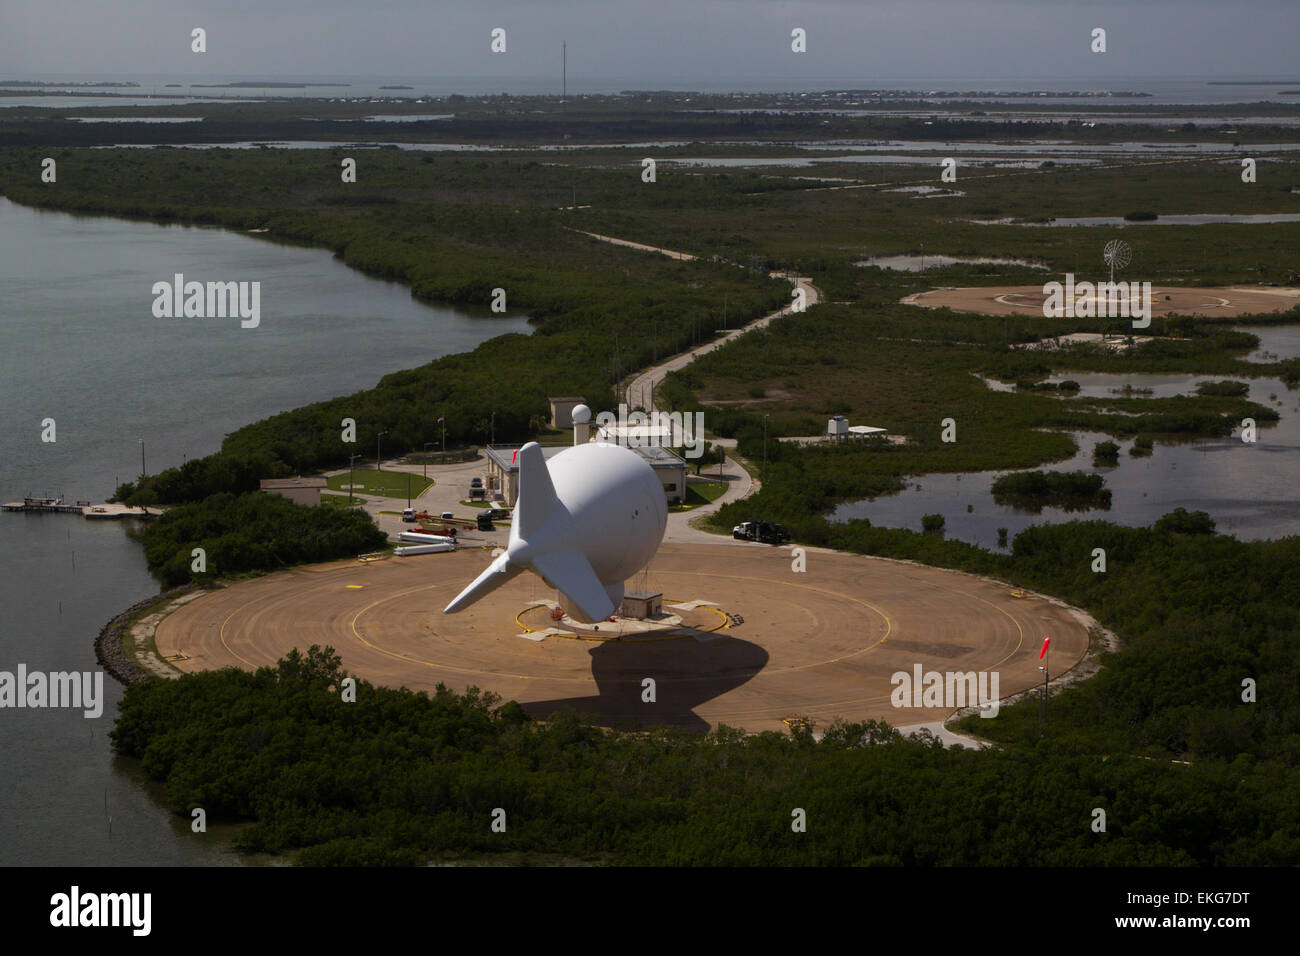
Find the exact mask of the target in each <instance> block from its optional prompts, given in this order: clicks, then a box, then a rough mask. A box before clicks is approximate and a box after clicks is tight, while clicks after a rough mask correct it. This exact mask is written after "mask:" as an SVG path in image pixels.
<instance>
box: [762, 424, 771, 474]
mask: <svg viewBox="0 0 1300 956" xmlns="http://www.w3.org/2000/svg"><path fill="white" fill-rule="evenodd" d="M769 414H770V413H764V415H763V467H764V468H766V467H767V419H768V415H769Z"/></svg>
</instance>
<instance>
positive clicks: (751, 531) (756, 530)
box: [731, 521, 790, 544]
mask: <svg viewBox="0 0 1300 956" xmlns="http://www.w3.org/2000/svg"><path fill="white" fill-rule="evenodd" d="M731 536H732V537H733V538H736V539H737V540H739V541H761V542H762V543H763V544H781V543H782V542H785V541H789V540H790V532H788V531H786V530H785V528H784V527H782V526H781V525H779V524H774V523H772V522H770V521H745V522H743V523H741V524H738V525H736V526H735V527H734V528H732V529H731Z"/></svg>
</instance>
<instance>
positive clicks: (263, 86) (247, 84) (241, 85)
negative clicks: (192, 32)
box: [190, 80, 352, 90]
mask: <svg viewBox="0 0 1300 956" xmlns="http://www.w3.org/2000/svg"><path fill="white" fill-rule="evenodd" d="M351 85H352V84H351V83H258V82H254V81H252V80H239V81H238V82H235V83H191V84H190V86H191V87H193V88H194V89H196V90H197V89H206V90H234V89H252V90H272V89H274V90H305V89H306V88H307V87H309V86H351Z"/></svg>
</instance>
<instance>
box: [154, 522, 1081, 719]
mask: <svg viewBox="0 0 1300 956" xmlns="http://www.w3.org/2000/svg"><path fill="white" fill-rule="evenodd" d="M490 560H491V557H490V555H489V553H488V552H486V551H480V550H461V551H457V552H454V553H451V554H434V555H421V556H419V557H414V558H392V559H389V560H386V561H377V562H370V563H361V562H357V561H344V562H335V563H332V564H327V565H316V566H313V567H309V568H298V569H294V570H291V571H284V572H280V573H278V574H273V575H269V576H266V577H262V578H257V579H254V580H250V581H245V582H241V583H239V584H236V585H234V586H232V587H229V588H224V589H221V590H217V591H213V592H211V593H209V594H206V595H204V596H203V597H200V598H198V599H197V600H194V601H192V602H190V603H188V604H186V605H184V606H182V607H180V608H179V609H178V610H176V611H175V612H174V613H172V614H171V615H169V616H168V617H167V618H166V619H165V620H164V621H163V622H162V623H161V624H160V625H159V627H158V630H157V634H156V643H157V646H158V651H159V654H160V655H161V656H163V657H173V656H175V655H184V659H183V660H180V661H179V662H178V663H177V665H176V666H178V667H179V668H181V669H182V670H186V671H193V670H202V669H206V668H213V667H224V666H229V665H235V666H239V667H244V668H252V667H260V666H266V665H271V664H274V663H275V661H277V660H278V659H279V658H281V657H282V656H284V654H285V653H287V652H288V650H289V649H290V648H293V647H298V648H302V649H305V648H307V647H309V646H310V645H312V644H320V645H330V646H332V647H334V648H335V650H337V651H338V652H339V653H340V654H341V655H342V657H343V663H344V666H345V667H346V668H347V669H348V670H349V671H350V672H352V673H355V674H356V675H358V676H360V677H362V678H365V679H366V680H369V681H372V682H374V683H377V684H386V685H389V686H403V685H404V686H406V687H410V688H412V689H416V690H432V689H433V688H434V687H436V686H437V685H438V684H439V683H443V684H446V685H447V686H449V687H451V688H453V689H455V690H458V691H459V690H464V689H465V688H466V687H469V686H477V687H479V688H482V689H484V690H490V691H492V692H494V693H496V694H499V695H501V697H502V698H504V699H507V700H509V699H514V700H518V701H519V702H520V703H521V704H524V705H525V707H526V708H527V709H528V710H529V712H530V713H533V714H534V715H536V716H545V715H546V714H548V713H551V712H552V711H554V710H556V709H558V708H561V707H574V708H576V709H578V710H581V711H584V712H588V713H591V714H593V715H595V716H597V717H598V719H600V720H601V721H602V722H606V723H612V724H637V725H641V726H649V725H654V724H662V723H670V724H678V725H682V726H687V727H692V728H696V729H700V730H703V729H707V728H709V727H716V726H717V725H718V724H720V723H725V724H728V725H731V726H739V727H743V728H745V729H747V730H755V731H757V730H768V729H773V730H776V729H783V728H784V727H785V723H784V719H785V718H786V717H787V716H788V715H789V714H791V713H796V714H799V715H800V716H802V717H807V718H811V719H812V720H814V721H815V722H816V724H817V726H820V727H824V726H825V725H826V724H827V723H829V722H830V721H831V720H832V719H833V718H835V717H842V718H844V719H846V720H866V719H872V718H879V719H885V720H888V721H889V722H890V723H893V724H896V725H907V724H914V723H920V722H923V721H930V720H938V719H942V718H943V717H945V716H947V715H948V714H949V713H951V711H952V709H953V708H952V707H950V706H940V707H924V708H922V707H912V706H908V707H902V708H896V707H894V706H893V705H892V703H891V700H890V696H891V691H892V690H893V689H894V683H893V682H892V681H891V678H892V677H893V675H895V674H896V673H900V672H901V673H906V674H908V675H909V677H911V676H912V675H914V674H915V668H916V667H917V666H918V665H919V666H920V669H921V673H922V674H923V675H929V674H934V673H937V674H940V675H946V674H948V673H955V674H965V673H968V672H976V673H978V672H980V671H984V672H987V673H993V672H996V673H997V675H998V688H999V692H1000V694H1001V696H1004V697H1005V696H1008V695H1010V694H1013V693H1016V692H1018V691H1022V690H1026V689H1028V688H1032V687H1034V686H1036V685H1038V684H1041V682H1042V675H1041V673H1040V672H1039V670H1038V664H1039V661H1038V652H1039V649H1040V647H1041V645H1042V641H1043V638H1044V637H1046V636H1051V637H1052V644H1051V648H1052V653H1051V670H1052V673H1053V674H1059V673H1061V672H1064V671H1065V670H1066V669H1067V668H1068V667H1070V666H1072V665H1073V664H1074V663H1075V662H1076V661H1077V660H1078V659H1079V658H1080V657H1081V656H1082V654H1083V653H1084V651H1085V650H1086V648H1087V642H1088V637H1087V631H1086V629H1085V627H1084V626H1083V624H1082V623H1080V621H1079V620H1078V619H1077V618H1076V617H1075V615H1074V613H1073V612H1071V611H1070V610H1069V609H1067V608H1064V607H1061V606H1058V605H1056V604H1053V603H1051V602H1048V601H1046V600H1043V599H1041V598H1035V597H1033V596H1028V597H1025V598H1016V597H1013V596H1012V595H1011V592H1010V589H1009V588H1007V587H1006V586H1005V585H1002V584H998V583H993V582H987V581H983V580H981V579H978V578H975V577H971V576H969V575H964V574H959V573H956V572H952V571H943V570H939V569H935V568H927V567H921V566H917V565H911V564H907V563H904V562H895V561H885V560H880V559H873V558H865V557H861V556H857V555H849V554H840V553H835V552H823V551H817V550H810V551H809V552H808V554H807V556H806V559H805V560H806V567H807V570H806V571H803V572H798V571H794V570H793V569H792V559H791V551H790V549H789V548H788V547H787V548H773V547H770V546H765V545H753V544H740V543H736V544H731V543H729V542H725V543H724V542H722V541H720V543H719V544H717V545H712V544H699V545H678V544H672V545H664V546H662V547H661V548H660V550H659V553H658V555H657V556H656V557H655V560H654V561H653V562H652V564H651V566H650V568H649V571H648V572H647V574H646V575H645V577H644V578H643V579H642V578H637V579H634V581H633V586H635V587H636V588H637V589H638V590H647V589H648V590H652V591H660V592H662V593H663V595H664V611H665V613H666V614H671V615H675V616H678V617H680V619H681V622H682V623H681V626H680V627H678V628H671V629H667V630H665V631H662V632H654V631H648V630H644V629H641V630H633V629H632V628H627V627H625V628H620V625H619V624H618V623H617V622H615V623H609V622H605V623H601V624H600V631H599V632H595V631H592V632H591V633H590V634H588V635H587V636H589V637H592V636H595V634H596V633H599V634H600V635H601V637H600V639H599V640H579V639H574V638H575V637H576V636H577V635H578V633H579V632H576V631H575V632H574V633H573V634H571V635H568V636H561V635H547V634H545V630H546V628H548V627H552V626H554V622H552V621H551V619H550V616H549V614H548V611H549V608H548V607H547V605H546V604H545V603H543V602H546V601H548V600H553V599H554V592H552V591H550V590H549V589H548V588H546V586H545V585H544V584H543V583H542V582H541V581H540V580H539V579H537V578H536V577H535V576H533V575H531V574H525V575H521V576H520V577H518V578H516V579H515V580H514V581H511V582H510V583H508V584H507V585H505V586H503V587H502V588H500V589H499V590H498V591H496V592H494V593H493V594H491V595H489V596H488V597H486V598H485V599H484V600H482V601H481V602H480V603H478V604H476V605H474V606H472V607H470V608H468V609H467V610H465V611H462V612H460V613H458V614H452V615H446V614H443V613H442V608H443V607H444V606H445V605H446V603H447V601H448V600H449V599H450V598H451V597H452V596H454V595H455V594H456V593H457V592H458V591H459V590H460V588H461V587H462V586H463V584H464V582H465V581H469V580H472V579H473V578H474V576H475V575H476V574H477V573H478V572H479V571H481V570H482V569H483V568H484V567H486V566H487V564H488V563H489V562H490ZM530 615H535V617H533V616H530ZM738 620H739V621H743V623H739V624H737V623H736V622H737V621H738ZM521 622H522V624H523V625H526V626H527V627H528V628H530V630H526V629H525V627H524V626H521ZM610 637H617V638H621V639H617V640H610V639H608V638H610ZM652 637H653V638H654V639H651V638H652ZM647 681H651V682H653V683H647ZM651 697H653V700H650V699H649V698H651ZM909 703H911V700H910V698H909Z"/></svg>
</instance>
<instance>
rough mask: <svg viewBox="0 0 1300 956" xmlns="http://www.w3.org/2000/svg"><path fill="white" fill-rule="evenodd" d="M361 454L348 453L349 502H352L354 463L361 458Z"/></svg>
mask: <svg viewBox="0 0 1300 956" xmlns="http://www.w3.org/2000/svg"><path fill="white" fill-rule="evenodd" d="M360 457H361V456H360V455H348V504H352V489H353V487H354V485H353V484H352V463H353V462H354V461H356V460H357V459H358V458H360Z"/></svg>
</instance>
